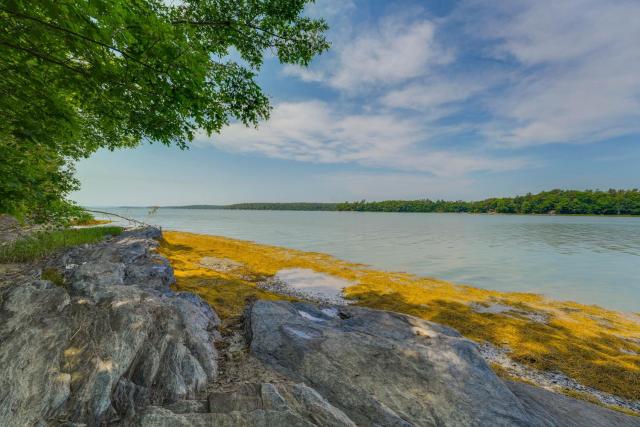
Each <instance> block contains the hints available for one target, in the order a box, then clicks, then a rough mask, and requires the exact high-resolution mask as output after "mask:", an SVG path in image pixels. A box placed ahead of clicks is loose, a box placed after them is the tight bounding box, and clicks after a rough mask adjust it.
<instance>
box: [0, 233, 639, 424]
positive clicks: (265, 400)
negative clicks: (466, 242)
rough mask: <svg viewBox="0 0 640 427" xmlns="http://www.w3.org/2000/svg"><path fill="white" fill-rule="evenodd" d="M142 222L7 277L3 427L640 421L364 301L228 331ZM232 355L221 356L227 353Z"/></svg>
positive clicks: (1, 330) (272, 316)
mask: <svg viewBox="0 0 640 427" xmlns="http://www.w3.org/2000/svg"><path fill="white" fill-rule="evenodd" d="M160 237H161V236H160V232H159V231H158V230H155V229H139V230H134V231H130V232H126V233H124V234H123V235H121V236H118V237H115V238H112V239H110V240H108V241H105V242H102V243H99V244H95V245H90V246H83V247H78V248H74V249H72V250H69V251H67V252H66V253H63V254H61V255H59V256H58V257H56V258H55V259H53V260H50V261H48V266H49V267H52V268H55V269H57V270H58V271H60V272H61V273H62V275H63V276H64V279H65V280H64V285H60V284H59V285H54V284H53V283H50V282H47V281H43V280H28V281H22V282H15V283H8V284H7V283H6V282H4V283H5V284H1V285H0V426H5V425H6V426H34V425H35V426H38V427H40V426H69V427H71V426H81V425H87V426H101V425H118V426H136V427H156V426H159V427H163V426H164V427H169V426H171V427H173V426H181V427H200V426H202V427H204V426H234V427H235V426H238V427H239V426H274V427H276V426H277V427H279V426H581V427H583V426H587V427H588V426H606V427H616V426H640V419H638V418H636V417H630V416H626V415H624V414H621V413H618V412H614V411H611V410H608V409H605V408H602V407H599V406H596V405H593V404H590V403H587V402H583V401H579V400H575V399H571V398H568V397H565V396H561V395H558V394H555V393H552V392H549V391H545V390H543V389H539V388H536V387H532V386H529V385H526V384H521V383H510V382H505V381H503V380H501V379H500V378H498V377H497V376H496V375H495V374H494V373H493V371H492V370H491V369H490V368H489V367H488V366H487V364H486V363H485V361H484V360H483V359H482V357H481V355H480V353H479V351H478V347H477V346H476V344H474V343H473V342H471V341H469V340H467V339H465V338H463V337H461V336H460V335H459V334H458V333H457V332H456V331H454V330H452V329H450V328H446V327H443V326H440V325H437V324H434V323H431V322H427V321H424V320H421V319H417V318H414V317H411V316H406V315H401V314H397V313H391V312H385V311H378V310H370V309H365V308H359V307H354V306H340V305H317V304H310V303H291V302H271V301H256V302H254V303H253V304H252V305H251V306H250V307H248V308H247V311H246V315H245V319H244V322H243V323H239V324H237V326H236V327H235V330H233V331H231V332H230V331H229V330H226V331H225V334H224V336H223V335H221V334H220V332H219V329H220V321H219V319H218V317H217V315H216V314H215V313H214V312H213V310H212V309H211V308H210V307H209V306H208V305H207V304H206V303H204V302H203V301H202V300H201V299H200V298H199V297H197V296H194V295H191V294H186V293H178V292H173V291H172V290H171V289H170V288H169V286H170V284H171V283H172V282H173V280H174V278H173V271H172V269H171V267H170V266H169V264H168V263H167V261H166V260H165V259H164V258H162V257H161V256H159V255H158V254H157V253H156V252H155V248H156V246H157V244H158V243H157V239H159V238H160ZM216 348H217V349H218V350H217V349H216Z"/></svg>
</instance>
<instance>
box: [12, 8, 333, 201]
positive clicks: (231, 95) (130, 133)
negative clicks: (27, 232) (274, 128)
mask: <svg viewBox="0 0 640 427" xmlns="http://www.w3.org/2000/svg"><path fill="white" fill-rule="evenodd" d="M310 1H312V0H184V1H171V2H169V1H160V0H90V1H80V0H59V1H45V0H5V1H3V2H2V3H0V22H1V23H2V24H0V71H1V72H0V95H1V96H0V117H1V119H2V120H1V121H2V123H1V124H0V150H1V153H2V155H3V156H2V163H3V164H2V165H1V166H0V173H2V175H1V176H0V179H1V180H2V184H0V186H1V187H0V196H1V197H2V202H0V210H2V211H5V212H14V213H15V212H16V209H18V210H21V211H22V212H30V211H31V210H33V209H36V208H38V207H39V208H46V206H45V205H43V203H45V202H46V200H44V199H43V198H42V197H41V196H42V195H41V196H38V197H35V196H34V195H33V194H32V193H33V192H40V193H47V196H46V198H48V199H50V200H52V201H58V202H60V201H61V200H62V198H61V197H63V196H64V195H65V194H67V193H68V192H69V191H70V190H72V189H73V188H75V186H76V184H77V183H75V182H74V181H73V178H72V163H73V161H75V160H78V159H80V158H83V157H86V156H88V155H90V154H91V153H93V152H95V151H96V150H97V149H99V148H109V149H115V148H121V147H133V146H136V145H138V144H139V143H140V142H142V141H150V142H160V143H163V144H167V145H171V144H175V145H177V146H179V147H181V148H185V147H186V146H187V144H188V143H189V141H191V140H192V139H193V138H194V137H195V136H196V135H197V134H198V133H199V132H204V133H206V134H208V135H211V134H212V133H216V132H219V131H220V130H221V129H222V128H223V127H224V126H225V125H227V124H229V122H230V121H231V120H238V121H240V122H242V123H244V124H245V125H249V126H255V125H257V124H258V122H259V121H260V120H262V119H266V118H268V117H269V111H270V106H269V100H268V97H267V96H266V95H265V94H264V93H263V91H262V90H261V88H260V87H259V85H258V84H257V82H256V75H257V72H258V71H259V70H260V67H261V65H262V63H263V58H264V57H265V55H267V54H273V55H275V56H277V58H278V59H279V60H280V61H281V62H283V63H296V64H301V65H307V64H308V63H309V61H311V59H312V58H313V57H314V56H315V55H317V54H319V53H321V52H323V51H324V50H326V49H327V48H328V43H327V41H326V39H325V38H324V35H323V34H324V31H325V30H326V29H327V25H326V23H325V22H324V21H323V20H317V19H311V18H308V17H305V16H304V14H303V10H304V7H305V4H306V3H308V2H310ZM10 159H11V162H12V164H11V165H8V164H5V163H9V161H10ZM8 174H14V175H13V178H11V177H10V176H9V175H8ZM8 180H9V181H11V182H9V181H8ZM29 185H30V186H31V190H33V191H31V192H30V191H28V190H29V189H28V188H27V186H29Z"/></svg>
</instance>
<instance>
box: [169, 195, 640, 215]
mask: <svg viewBox="0 0 640 427" xmlns="http://www.w3.org/2000/svg"><path fill="white" fill-rule="evenodd" d="M175 208H179V209H230V210H281V211H282V210H289V211H358V212H459V213H464V212H466V213H503V214H540V215H553V214H556V215H640V190H638V189H632V190H614V189H611V190H607V191H600V190H585V191H577V190H551V191H543V192H541V193H538V194H530V193H529V194H527V195H524V196H516V197H492V198H489V199H485V200H479V201H463V200H457V201H447V200H430V199H420V200H384V201H379V202H368V201H366V200H362V201H358V202H343V203H238V204H233V205H190V206H175Z"/></svg>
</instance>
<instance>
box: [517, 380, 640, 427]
mask: <svg viewBox="0 0 640 427" xmlns="http://www.w3.org/2000/svg"><path fill="white" fill-rule="evenodd" d="M507 386H508V387H509V389H511V391H512V392H513V393H514V394H515V395H516V396H517V397H518V398H519V399H520V400H521V401H522V402H523V403H524V404H525V406H526V408H527V411H529V412H531V413H532V414H534V416H535V417H536V418H537V419H538V420H544V421H547V422H548V423H549V424H555V425H558V426H563V427H585V426H593V427H640V418H638V417H630V416H627V415H624V414H622V413H620V412H616V411H612V410H610V409H606V408H603V407H601V406H596V405H591V404H589V403H586V402H584V401H581V400H576V399H572V398H570V397H567V396H562V395H559V394H557V393H553V392H551V391H547V390H544V389H542V388H540V387H534V386H532V385H529V384H524V383H516V382H511V381H509V382H507Z"/></svg>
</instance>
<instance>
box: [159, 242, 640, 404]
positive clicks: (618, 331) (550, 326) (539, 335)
mask: <svg viewBox="0 0 640 427" xmlns="http://www.w3.org/2000/svg"><path fill="white" fill-rule="evenodd" d="M164 236H165V240H164V243H163V244H162V245H161V247H160V252H161V254H163V255H165V256H166V257H167V258H169V260H170V261H171V263H172V265H173V267H174V270H175V274H176V278H177V284H176V289H177V290H187V291H190V292H194V293H196V294H198V295H200V296H201V297H203V298H204V299H205V300H207V301H208V302H209V303H210V304H212V306H213V307H214V308H215V309H216V311H218V312H219V313H220V312H222V313H221V317H222V318H223V319H224V318H225V317H228V318H233V317H234V316H238V315H240V312H241V310H240V309H241V306H244V303H245V299H246V298H251V297H254V298H255V297H257V298H267V299H272V300H277V299H285V300H291V299H294V300H295V299H307V300H309V299H311V300H312V301H316V302H321V303H322V302H323V301H322V298H320V299H318V298H315V296H314V295H312V294H311V295H309V294H307V295H305V293H304V292H300V290H299V289H293V288H291V287H288V286H287V284H286V283H282V282H276V283H275V285H274V280H273V278H274V277H276V275H277V273H278V272H279V271H280V270H286V269H308V270H312V271H314V272H317V273H320V274H325V275H328V276H331V277H337V278H340V279H344V280H348V281H349V282H351V283H352V285H351V286H348V287H346V288H345V290H344V291H343V295H341V297H342V298H344V300H345V301H346V302H347V303H349V304H353V305H359V306H363V307H369V308H377V309H382V310H389V311H395V312H400V313H405V314H410V315H414V316H416V317H420V318H423V319H426V320H430V321H434V322H437V323H441V324H444V325H446V326H450V327H453V328H454V329H457V330H458V331H459V332H460V333H462V334H463V335H464V336H466V337H467V338H470V339H472V340H474V341H476V342H477V343H479V344H480V345H490V346H493V347H494V348H496V349H497V351H496V352H489V353H491V354H495V355H499V357H493V359H492V358H491V357H489V358H486V359H487V360H488V362H491V363H492V364H493V365H498V367H496V370H497V371H502V372H499V373H500V374H502V375H503V376H504V377H506V378H510V379H513V378H516V379H519V380H520V381H525V382H527V381H528V382H534V383H535V382H536V380H535V379H536V378H539V379H540V378H541V379H542V380H544V381H538V382H539V383H541V384H539V385H543V386H544V385H546V386H547V388H552V389H554V391H559V392H563V393H565V394H569V395H573V396H574V397H575V396H576V395H578V397H581V398H583V399H586V400H595V401H598V402H599V403H600V404H602V405H604V406H613V407H615V408H616V409H618V410H622V411H625V412H627V411H628V412H629V413H634V414H636V415H638V414H640V395H639V393H640V392H639V391H638V390H637V387H635V384H636V381H638V379H640V340H638V341H635V339H634V338H633V337H637V336H640V317H638V315H637V314H633V313H628V314H625V313H621V312H616V311H613V310H608V309H604V308H601V307H598V306H587V305H582V304H578V303H575V302H570V301H554V300H551V299H548V298H545V297H542V296H540V295H537V294H530V293H507V292H498V291H490V290H485V289H479V288H473V287H470V286H464V285H456V284H453V283H450V282H446V281H443V280H437V279H431V278H423V277H418V276H413V275H410V274H406V273H394V272H386V271H379V270H375V269H373V268H370V267H368V266H364V265H361V264H354V263H349V262H346V261H342V260H339V259H337V258H334V257H332V256H329V255H326V254H322V253H314V252H304V251H299V250H294V249H288V248H282V247H277V246H271V245H262V244H258V243H255V242H250V241H244V240H238V239H231V238H225V237H219V236H209V235H202V234H195V233H186V232H176V231H165V233H164ZM203 257H215V259H217V260H222V261H223V264H224V262H228V264H227V266H226V267H224V265H223V264H219V265H218V266H217V268H216V266H214V267H213V268H211V266H209V267H206V266H203V265H202V263H201V262H200V261H201V259H202V258H203ZM221 266H222V267H224V268H221ZM324 302H326V303H335V300H332V299H328V300H325V301H324ZM223 306H225V307H223ZM230 307H235V310H234V309H229V308H230ZM485 353H486V352H485ZM603 366H604V368H603ZM500 368H502V369H500ZM544 382H546V384H543V383H544Z"/></svg>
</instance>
